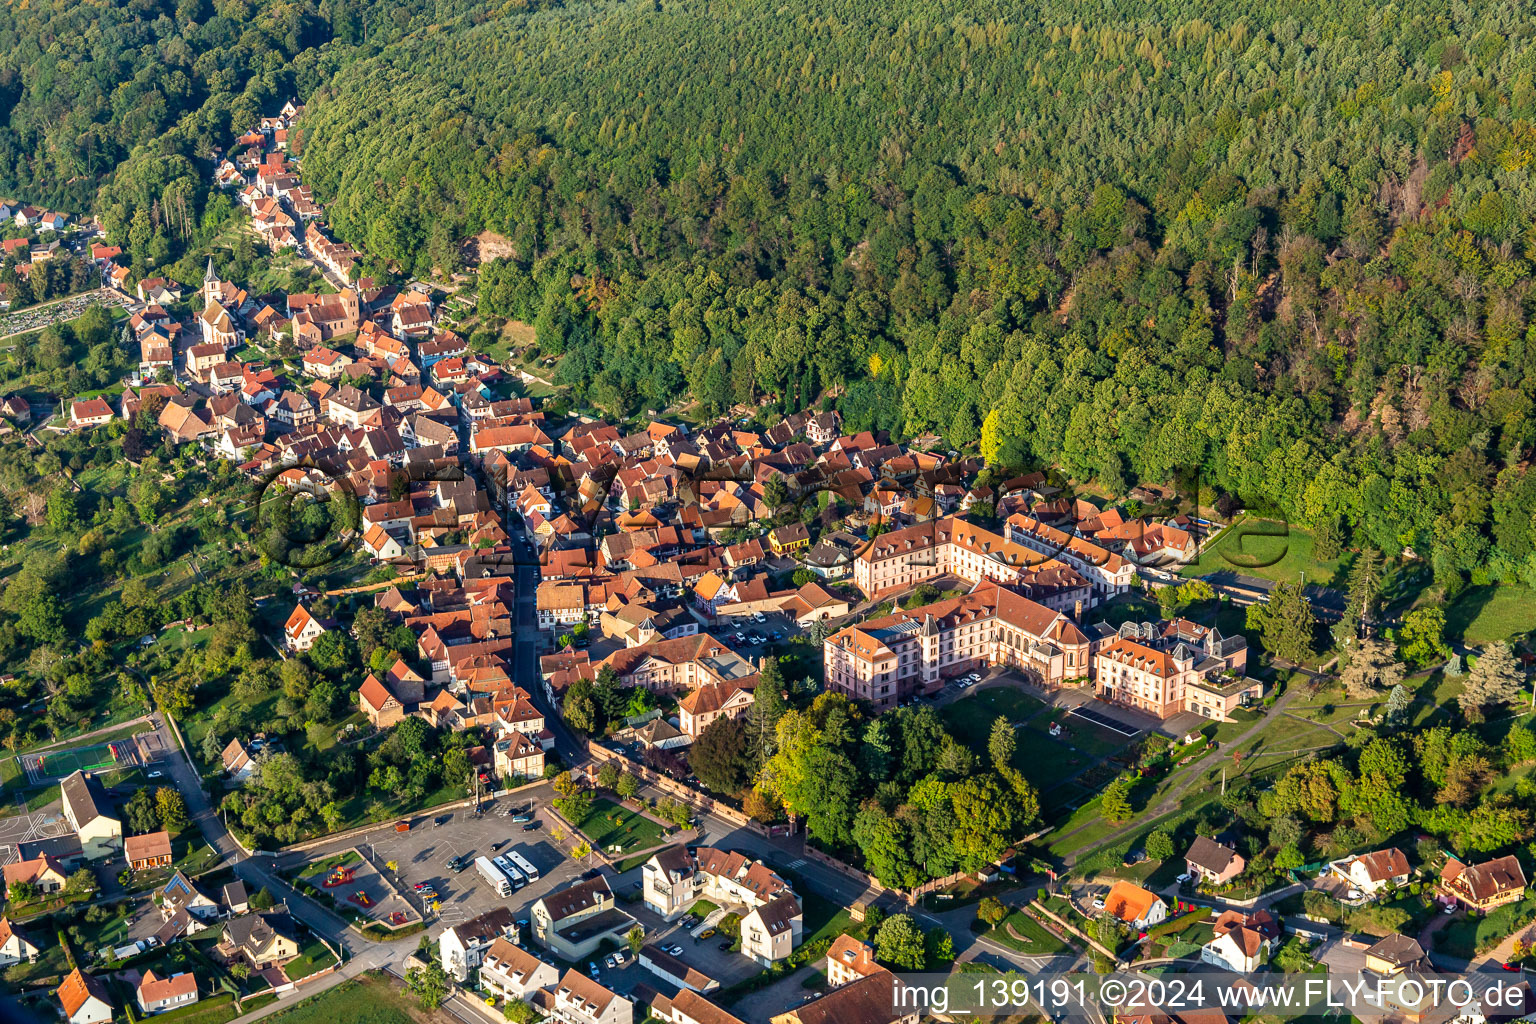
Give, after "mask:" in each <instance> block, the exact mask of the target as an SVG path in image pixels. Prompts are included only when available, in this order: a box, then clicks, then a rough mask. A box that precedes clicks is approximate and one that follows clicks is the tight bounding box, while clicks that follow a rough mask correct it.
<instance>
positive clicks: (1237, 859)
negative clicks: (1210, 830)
mask: <svg viewBox="0 0 1536 1024" xmlns="http://www.w3.org/2000/svg"><path fill="white" fill-rule="evenodd" d="M1184 864H1185V870H1186V871H1188V872H1189V874H1191V875H1193V876H1194V877H1195V878H1197V879H1199V880H1200V881H1202V882H1205V883H1207V884H1209V885H1224V884H1225V883H1227V882H1230V881H1232V879H1234V878H1236V877H1237V876H1238V875H1240V874H1242V873H1243V868H1244V867H1246V866H1247V862H1246V861H1245V860H1243V858H1242V857H1241V856H1240V855H1239V854H1238V852H1237V851H1236V850H1234V849H1232V848H1231V847H1229V846H1222V845H1221V844H1220V843H1218V842H1216V840H1214V839H1211V838H1209V837H1208V836H1196V837H1195V841H1194V842H1193V843H1191V844H1190V846H1189V851H1188V852H1187V853H1185V854H1184Z"/></svg>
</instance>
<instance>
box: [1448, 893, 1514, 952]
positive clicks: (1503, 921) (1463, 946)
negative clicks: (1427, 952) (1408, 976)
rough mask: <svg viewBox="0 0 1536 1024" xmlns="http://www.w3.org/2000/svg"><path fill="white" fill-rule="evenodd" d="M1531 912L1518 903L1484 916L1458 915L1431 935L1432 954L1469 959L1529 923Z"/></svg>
mask: <svg viewBox="0 0 1536 1024" xmlns="http://www.w3.org/2000/svg"><path fill="white" fill-rule="evenodd" d="M1532 913H1533V911H1532V908H1531V907H1530V905H1529V904H1528V903H1526V902H1524V901H1522V902H1520V903H1509V904H1506V905H1505V906H1502V907H1500V908H1499V909H1497V910H1495V911H1493V912H1491V913H1489V914H1488V915H1487V916H1486V917H1467V916H1466V915H1465V914H1458V915H1457V916H1456V919H1455V920H1454V921H1452V922H1451V923H1450V924H1448V925H1446V926H1445V927H1444V928H1442V929H1440V932H1439V934H1438V935H1436V936H1435V951H1436V952H1440V953H1445V954H1447V955H1449V956H1455V957H1461V958H1462V959H1464V960H1470V959H1472V957H1474V956H1476V955H1477V954H1479V953H1482V952H1484V951H1486V950H1489V949H1492V948H1493V947H1494V946H1496V945H1498V943H1499V941H1500V940H1501V939H1503V938H1504V936H1506V935H1509V934H1510V933H1511V932H1513V931H1515V930H1516V929H1518V928H1523V927H1524V926H1525V925H1526V924H1527V923H1528V922H1529V921H1530V920H1531V916H1532Z"/></svg>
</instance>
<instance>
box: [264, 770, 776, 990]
mask: <svg viewBox="0 0 1536 1024" xmlns="http://www.w3.org/2000/svg"><path fill="white" fill-rule="evenodd" d="M532 792H534V793H536V794H538V795H537V796H535V797H533V798H530V797H529V796H528V795H527V793H526V792H525V793H521V794H513V795H511V796H502V797H501V798H500V799H498V800H495V801H493V802H492V803H491V804H489V805H488V806H487V808H486V810H485V813H484V814H483V815H482V816H481V817H479V818H476V817H474V816H473V814H471V813H470V812H469V811H468V810H465V809H462V808H461V809H459V810H456V811H453V812H446V811H445V812H443V813H442V814H440V815H431V814H423V815H420V816H418V817H417V818H416V820H415V825H414V827H413V828H412V829H411V831H409V832H395V831H393V830H391V829H389V828H381V829H378V830H377V831H374V832H372V833H370V834H368V835H367V836H363V837H360V838H354V839H352V840H349V841H342V842H338V843H336V844H335V845H334V846H327V847H324V848H321V849H316V850H311V851H309V855H308V857H306V861H309V862H312V861H315V860H319V859H321V858H323V857H326V856H330V855H332V854H335V853H337V852H339V851H341V850H344V849H346V848H348V847H356V848H358V849H359V850H362V851H364V852H366V853H367V854H368V855H369V856H370V857H371V858H372V859H373V860H374V861H375V863H379V864H384V863H387V862H390V861H393V862H394V863H395V864H396V865H397V868H398V876H399V879H400V883H401V885H400V888H401V890H402V892H403V893H404V895H405V897H406V899H407V900H408V901H410V902H411V904H412V905H413V906H414V907H415V908H416V909H418V910H421V909H424V901H423V900H422V898H421V896H420V894H418V893H417V892H416V891H415V888H414V887H415V885H417V884H418V883H421V882H426V883H428V884H429V885H431V886H432V887H433V889H435V890H436V892H437V895H438V899H439V904H440V905H439V909H438V912H437V913H436V914H428V915H427V922H428V929H429V934H430V935H432V936H433V937H434V938H435V937H436V936H437V935H439V934H440V933H441V932H442V930H443V928H444V927H445V926H448V925H454V924H461V923H463V922H465V921H468V920H470V919H471V918H474V917H477V916H479V915H480V914H483V913H485V912H486V911H488V910H491V909H493V908H495V907H506V908H507V909H509V910H511V911H512V913H513V915H514V917H515V918H516V919H517V920H520V921H521V920H527V919H528V918H529V916H530V914H529V910H530V908H531V907H532V906H533V904H534V902H535V901H537V900H539V899H540V898H542V897H544V896H546V895H548V894H549V893H551V892H553V891H555V890H557V889H563V888H565V887H566V886H568V885H570V884H572V883H573V882H576V881H577V880H578V879H579V877H580V876H581V874H582V873H583V872H586V871H589V870H592V867H591V866H589V865H588V864H587V863H585V862H577V861H573V860H571V859H570V857H568V856H567V855H565V854H564V853H563V852H562V851H561V849H560V848H559V847H558V846H557V845H556V844H555V843H554V842H553V841H551V840H550V838H549V830H550V828H551V825H552V821H553V819H551V818H549V816H548V815H547V814H543V813H541V811H542V809H543V807H544V804H545V802H546V801H547V800H548V799H549V796H550V790H549V788H548V787H540V788H538V789H535V790H533V791H532ZM509 811H510V812H512V813H511V814H509V813H508V812H509ZM524 812H526V813H529V814H531V815H532V816H533V818H534V819H535V820H538V821H540V822H542V824H541V826H540V828H539V829H538V830H536V831H531V832H524V831H523V825H522V824H520V823H515V822H513V821H512V816H513V815H516V814H520V813H524ZM450 815H451V816H450ZM439 817H444V818H447V819H448V820H446V821H444V823H443V824H441V825H437V824H435V821H436V820H437V818H439ZM497 844H500V845H499V846H497V848H496V849H494V850H493V849H492V847H493V846H496V845H497ZM509 849H512V850H516V851H517V852H518V853H519V854H521V855H522V856H523V857H526V858H527V859H528V860H529V861H531V862H532V863H533V865H534V867H535V868H537V869H538V871H539V879H538V881H535V882H532V883H530V884H529V885H527V886H525V887H523V888H522V889H519V890H517V891H516V892H515V893H513V894H512V895H511V896H509V897H506V898H502V897H500V896H497V895H496V891H495V890H494V889H493V888H491V886H490V883H488V882H486V881H485V880H484V879H483V878H481V877H480V873H479V872H478V871H476V870H475V866H474V858H476V857H480V856H485V857H495V856H498V855H500V854H504V853H506V852H507V851H508V850H509ZM454 857H462V858H464V859H465V867H464V868H463V869H462V870H460V871H457V872H455V871H452V870H451V869H449V867H448V861H449V860H450V859H452V858H454ZM594 863H595V862H594ZM293 866H294V867H296V865H293ZM602 870H603V871H604V873H605V874H607V875H608V884H609V885H610V887H611V888H612V889H613V891H614V894H615V895H616V896H618V897H619V908H620V909H621V910H623V911H624V912H625V913H627V914H629V915H631V916H632V917H634V918H635V919H636V920H638V921H639V922H640V923H641V924H642V925H644V926H645V931H646V936H645V939H646V942H649V943H655V944H657V945H660V946H664V947H665V946H672V945H678V946H682V947H683V952H682V954H681V955H680V956H679V959H681V960H682V961H683V962H684V963H686V964H687V965H688V966H690V967H692V968H694V969H696V970H698V971H700V972H701V973H703V974H705V975H707V976H709V977H711V978H715V979H716V980H718V981H719V982H720V984H721V985H732V984H735V983H736V982H738V981H741V980H743V979H745V978H748V977H751V976H752V975H754V974H757V973H758V972H759V971H760V970H761V968H760V967H759V966H758V965H757V964H756V963H754V962H753V961H752V960H751V959H749V958H748V957H745V956H742V955H741V954H739V953H732V952H730V951H729V950H722V949H720V948H719V947H720V943H721V942H722V941H723V937H721V936H714V937H711V938H709V939H702V940H699V941H695V940H694V938H693V936H692V935H690V934H689V932H688V924H689V921H688V919H686V918H685V919H682V920H680V921H677V922H666V921H663V920H662V919H661V918H660V917H658V916H657V915H656V914H653V913H651V912H650V911H648V910H646V909H645V904H644V903H643V902H641V901H640V900H639V899H638V896H639V893H640V885H641V869H640V868H639V867H636V868H632V869H630V870H629V871H626V872H624V873H623V874H615V873H613V872H612V871H611V870H609V869H607V868H604V869H602ZM544 955H545V956H546V957H547V956H548V953H547V951H545V952H544ZM605 956H606V954H605ZM603 959H604V958H599V964H598V968H599V971H598V977H599V980H601V981H602V983H603V984H604V985H607V986H608V987H609V988H611V989H613V990H614V991H616V992H620V993H623V994H627V993H629V992H631V991H633V990H634V988H635V986H637V985H642V984H643V985H648V986H650V987H651V988H656V987H658V986H662V985H663V983H662V982H661V980H660V979H659V978H657V977H656V975H654V974H652V973H651V972H650V971H648V970H646V969H645V968H644V967H641V966H640V965H639V964H638V963H637V962H636V960H635V959H634V958H630V959H629V960H628V962H627V963H625V964H624V965H623V966H619V967H612V968H610V967H608V966H607V965H606V964H605V963H603V962H602V960H603ZM583 966H584V965H583Z"/></svg>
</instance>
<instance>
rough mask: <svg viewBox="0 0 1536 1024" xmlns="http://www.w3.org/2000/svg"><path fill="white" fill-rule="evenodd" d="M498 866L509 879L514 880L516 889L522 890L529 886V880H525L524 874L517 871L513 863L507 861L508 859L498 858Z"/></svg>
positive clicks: (513, 883)
mask: <svg viewBox="0 0 1536 1024" xmlns="http://www.w3.org/2000/svg"><path fill="white" fill-rule="evenodd" d="M496 866H497V867H498V868H500V869H501V870H502V872H503V873H504V874H505V875H506V876H507V877H508V878H510V879H512V885H513V887H514V888H517V889H521V888H522V887H523V886H525V885H527V884H528V879H526V878H524V877H523V873H522V872H521V871H519V870H517V868H516V867H514V866H513V864H512V862H511V861H509V860H507V858H505V857H497V858H496Z"/></svg>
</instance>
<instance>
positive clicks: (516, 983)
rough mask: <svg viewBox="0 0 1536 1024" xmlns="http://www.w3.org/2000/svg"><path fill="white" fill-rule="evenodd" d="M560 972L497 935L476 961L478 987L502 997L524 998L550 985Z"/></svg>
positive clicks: (557, 978)
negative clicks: (478, 978) (477, 966)
mask: <svg viewBox="0 0 1536 1024" xmlns="http://www.w3.org/2000/svg"><path fill="white" fill-rule="evenodd" d="M559 980H560V972H559V970H557V969H556V968H555V967H554V966H553V965H551V964H548V963H545V962H544V961H543V960H540V959H539V958H538V957H536V956H534V955H533V954H532V953H530V952H528V951H527V950H525V949H523V948H522V947H521V946H518V945H516V944H515V943H513V942H511V941H509V940H508V939H505V938H502V937H500V936H497V938H496V940H495V941H494V942H492V943H491V945H490V948H489V949H487V950H486V952H485V959H483V960H482V961H481V962H480V988H481V990H482V991H486V992H490V993H492V994H493V995H496V996H498V997H500V998H502V999H507V1000H512V999H528V998H529V997H531V996H532V995H533V994H534V993H535V992H537V991H539V990H540V989H546V988H553V987H554V986H555V984H556V983H557V982H558V981H559Z"/></svg>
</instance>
